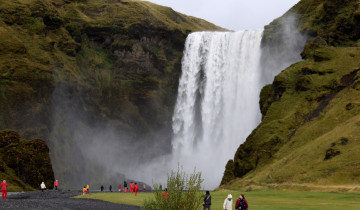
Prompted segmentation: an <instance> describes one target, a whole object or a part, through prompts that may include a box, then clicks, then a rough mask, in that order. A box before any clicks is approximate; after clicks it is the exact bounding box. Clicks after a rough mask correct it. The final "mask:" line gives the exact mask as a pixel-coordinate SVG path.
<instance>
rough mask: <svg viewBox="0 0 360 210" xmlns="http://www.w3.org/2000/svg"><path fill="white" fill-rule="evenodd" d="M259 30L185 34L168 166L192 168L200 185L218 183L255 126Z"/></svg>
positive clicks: (211, 186)
mask: <svg viewBox="0 0 360 210" xmlns="http://www.w3.org/2000/svg"><path fill="white" fill-rule="evenodd" d="M261 38H262V31H261V30H250V31H239V32H196V33H192V34H190V35H189V36H188V38H187V40H186V43H185V50H184V56H183V60H182V75H181V78H180V82H179V89H178V96H177V102H176V106H175V110H174V114H173V122H172V127H173V132H174V137H173V139H172V147H173V158H172V161H173V164H177V163H179V164H180V165H182V166H183V167H184V169H185V171H188V172H191V171H193V170H194V167H196V170H197V171H201V172H202V176H203V177H204V178H205V183H204V184H205V188H215V187H217V186H218V185H219V183H220V181H221V178H222V175H223V171H224V166H225V165H226V162H227V161H228V160H229V159H232V158H233V157H234V154H235V151H236V149H237V148H238V147H239V145H240V144H241V143H243V142H244V141H245V139H246V137H247V136H248V135H249V134H250V133H251V131H252V130H253V129H254V128H255V127H256V126H257V125H258V124H259V122H260V120H261V114H260V109H259V94H260V90H261V87H262V86H263V85H264V84H261V82H260V81H262V79H261V76H262V74H261V68H260V57H261V48H260V42H261Z"/></svg>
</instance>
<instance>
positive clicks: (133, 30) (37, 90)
mask: <svg viewBox="0 0 360 210" xmlns="http://www.w3.org/2000/svg"><path fill="white" fill-rule="evenodd" d="M200 30H223V29H221V28H219V27H217V26H215V25H213V24H210V23H208V22H206V21H204V20H201V19H196V18H193V17H189V16H186V15H183V14H180V13H177V12H175V11H173V10H172V9H170V8H167V7H162V6H158V5H155V4H152V3H149V2H143V1H132V0H73V1H71V0H46V1H40V0H30V1H20V0H15V1H1V4H0V49H1V50H0V116H1V117H0V129H14V130H16V131H18V132H19V133H20V134H21V135H22V136H24V137H25V138H34V137H41V138H44V139H47V140H48V143H49V147H50V151H51V156H52V160H53V161H54V170H55V172H56V174H57V175H58V176H59V177H72V175H71V174H79V173H82V172H84V171H87V168H86V167H87V166H84V165H82V164H78V163H74V162H73V161H71V160H83V162H85V159H86V157H85V156H84V154H85V153H86V154H89V152H86V151H83V149H82V146H81V145H82V144H85V145H87V141H86V140H83V141H80V140H79V138H78V137H76V133H77V132H78V131H80V130H81V129H83V128H87V129H88V130H92V131H94V130H95V129H94V128H96V130H97V131H96V133H98V134H99V133H100V132H99V131H98V130H102V129H107V128H109V127H111V129H112V130H115V131H117V133H122V134H123V136H121V137H118V138H120V139H121V138H124V139H128V141H129V142H136V141H137V140H138V139H141V138H142V137H143V136H150V137H149V138H148V139H149V140H148V141H156V140H157V139H156V137H151V136H152V133H154V132H155V131H158V130H161V131H162V133H163V136H165V137H163V138H162V139H165V140H168V139H166V136H169V135H170V131H171V129H170V128H171V127H170V124H171V123H170V122H171V114H172V108H173V106H174V103H175V99H176V92H177V85H178V78H179V74H180V72H181V57H182V51H183V46H184V42H185V39H186V36H187V34H188V33H190V32H192V31H200ZM85 133H89V132H87V131H85ZM89 135H92V134H89ZM89 141H90V140H89ZM119 141H120V140H119ZM150 143H151V142H150ZM167 144H168V145H170V142H167ZM86 149H89V148H86ZM93 153H96V151H94V152H93ZM64 157H67V159H66V161H64V160H63V159H64ZM89 170H90V169H89ZM91 170H98V168H96V169H91ZM64 179H65V178H64ZM69 179H70V178H69ZM65 181H66V180H65ZM67 181H68V182H69V183H71V182H72V181H71V180H67ZM73 182H74V181H73Z"/></svg>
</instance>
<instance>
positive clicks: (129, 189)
mask: <svg viewBox="0 0 360 210" xmlns="http://www.w3.org/2000/svg"><path fill="white" fill-rule="evenodd" d="M123 186H124V188H123V192H128V193H135V196H137V193H138V191H139V186H138V185H137V183H136V182H135V183H134V182H130V184H129V187H128V183H127V181H124V185H123ZM100 190H101V192H102V191H104V186H103V185H101V187H100ZM109 191H110V192H112V186H111V185H110V187H109ZM143 191H145V185H144V186H143ZM119 192H121V185H119Z"/></svg>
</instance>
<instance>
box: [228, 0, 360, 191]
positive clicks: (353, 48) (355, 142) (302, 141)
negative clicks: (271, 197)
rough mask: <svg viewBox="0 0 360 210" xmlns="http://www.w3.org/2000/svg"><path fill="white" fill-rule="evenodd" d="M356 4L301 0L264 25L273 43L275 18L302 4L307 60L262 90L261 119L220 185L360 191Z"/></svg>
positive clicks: (359, 55)
mask: <svg viewBox="0 0 360 210" xmlns="http://www.w3.org/2000/svg"><path fill="white" fill-rule="evenodd" d="M358 6H359V1H325V0H323V1H307V0H302V1H300V2H299V3H298V4H297V5H295V6H294V8H292V9H291V10H290V11H289V12H288V13H286V14H285V16H283V17H281V18H279V19H277V20H275V21H274V22H272V23H271V24H270V25H269V26H267V27H266V28H265V37H264V40H263V44H269V45H270V46H271V45H272V46H275V45H273V44H274V43H279V42H278V41H279V39H277V38H276V34H277V33H278V31H276V30H277V29H276V25H277V24H278V23H279V22H281V21H283V20H284V19H286V18H287V16H288V15H289V14H290V13H293V12H294V11H297V12H298V18H299V19H298V25H297V30H299V31H303V32H304V33H305V32H306V33H307V34H308V36H309V38H308V43H307V44H306V45H305V47H304V50H303V52H302V53H301V56H302V58H303V59H304V60H303V61H300V62H297V63H294V64H292V65H291V66H289V67H288V68H286V69H285V70H283V71H282V72H281V73H280V74H278V75H277V76H276V77H275V78H274V81H273V83H272V84H270V85H267V86H265V87H264V88H263V89H262V91H261V95H260V108H261V112H262V114H263V119H262V122H261V123H260V124H259V126H258V127H257V128H256V129H255V130H254V131H253V132H252V133H251V135H250V136H249V137H248V138H247V139H246V141H245V142H244V143H243V144H242V145H240V147H239V148H238V150H237V152H236V154H235V156H234V160H233V163H232V162H231V161H229V163H228V165H227V167H226V169H227V170H226V171H225V173H224V177H223V185H222V186H221V187H223V188H231V189H233V188H234V189H235V188H241V189H244V190H254V189H263V188H271V189H279V190H282V189H287V190H289V189H291V190H316V191H347V192H359V191H360V188H359V187H357V186H358V183H359V182H360V173H359V169H360V153H359V152H358V151H359V149H360V62H359V59H360V48H359V47H357V44H356V43H358V39H359V31H358V28H357V27H358V26H359V22H358V21H359V20H358V19H357V12H358ZM330 17H331V18H330ZM283 18H284V19H283ZM279 33H280V32H279ZM274 35H275V36H274ZM272 46H271V47H272ZM275 47H276V46H275ZM230 166H231V167H230ZM231 169H232V170H231ZM232 177H236V178H232Z"/></svg>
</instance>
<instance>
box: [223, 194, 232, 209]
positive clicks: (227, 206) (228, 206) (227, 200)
mask: <svg viewBox="0 0 360 210" xmlns="http://www.w3.org/2000/svg"><path fill="white" fill-rule="evenodd" d="M232 205H233V202H232V195H231V194H229V195H228V196H227V198H225V201H224V205H223V209H224V210H232Z"/></svg>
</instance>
